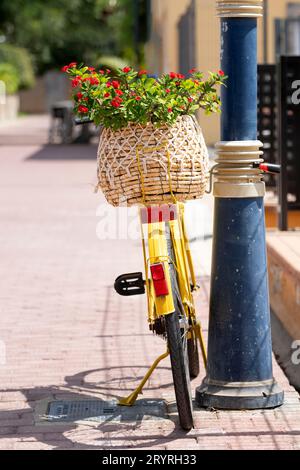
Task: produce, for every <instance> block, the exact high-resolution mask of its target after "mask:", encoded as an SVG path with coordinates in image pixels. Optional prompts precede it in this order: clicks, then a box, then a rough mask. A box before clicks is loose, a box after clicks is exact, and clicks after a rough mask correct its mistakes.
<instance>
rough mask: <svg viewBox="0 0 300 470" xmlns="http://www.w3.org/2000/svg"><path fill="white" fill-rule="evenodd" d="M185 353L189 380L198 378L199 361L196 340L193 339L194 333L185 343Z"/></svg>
mask: <svg viewBox="0 0 300 470" xmlns="http://www.w3.org/2000/svg"><path fill="white" fill-rule="evenodd" d="M187 351H188V358H189V371H190V377H191V379H195V378H196V377H198V375H199V373H200V361H199V350H198V342H197V338H195V335H194V333H192V337H191V338H189V339H188V341H187Z"/></svg>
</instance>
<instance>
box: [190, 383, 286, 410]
mask: <svg viewBox="0 0 300 470" xmlns="http://www.w3.org/2000/svg"><path fill="white" fill-rule="evenodd" d="M283 401H284V393H283V391H282V390H281V389H280V387H279V386H278V385H277V383H276V381H275V380H274V379H271V380H266V381H261V382H219V381H218V382H217V381H213V380H209V379H207V378H205V379H204V380H203V382H202V384H201V385H200V387H197V389H196V403H197V405H198V406H200V407H203V408H216V409H221V410H222V409H223V410H255V409H261V408H276V407H277V406H280V405H282V404H283Z"/></svg>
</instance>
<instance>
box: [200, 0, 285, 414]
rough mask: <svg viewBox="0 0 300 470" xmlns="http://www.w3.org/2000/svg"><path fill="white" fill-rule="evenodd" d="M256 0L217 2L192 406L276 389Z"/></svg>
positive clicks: (249, 405) (266, 395) (279, 396)
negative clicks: (218, 135)
mask: <svg viewBox="0 0 300 470" xmlns="http://www.w3.org/2000/svg"><path fill="white" fill-rule="evenodd" d="M262 8H263V7H262V1H259V0H245V1H237V0H223V1H217V11H218V14H219V16H220V17H221V49H222V50H221V64H222V69H223V70H224V72H225V74H226V75H228V77H229V78H228V81H227V87H226V88H225V87H224V89H223V91H222V106H223V109H222V118H221V128H222V141H221V142H219V143H218V144H216V155H217V156H216V167H215V168H214V170H213V172H214V188H213V193H214V196H215V213H214V238H213V259H212V273H211V299H210V316H209V333H208V364H207V375H206V377H205V379H204V380H203V382H202V384H201V385H200V386H199V387H197V389H196V402H197V404H198V405H199V406H203V407H209V408H216V409H218V408H219V409H256V408H273V407H276V406H279V405H281V404H282V403H283V392H282V391H281V389H280V388H279V387H278V385H277V383H276V381H275V380H274V378H273V370H272V343H271V328H270V305H269V292H268V271H267V256H266V239H265V218H264V194H265V184H264V182H263V180H262V179H263V176H262V174H261V171H260V170H259V168H255V167H253V163H257V162H259V161H263V159H262V154H263V152H262V151H261V150H260V148H261V147H262V145H263V144H262V143H261V142H259V141H257V18H258V17H259V16H261V15H262Z"/></svg>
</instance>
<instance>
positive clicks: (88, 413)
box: [45, 400, 167, 422]
mask: <svg viewBox="0 0 300 470" xmlns="http://www.w3.org/2000/svg"><path fill="white" fill-rule="evenodd" d="M45 418H46V419H47V420H48V421H56V422H57V421H58V422H70V421H81V420H89V421H97V422H104V421H141V420H143V419H161V418H165V419H166V418H167V416H166V404H165V402H164V401H163V400H138V401H137V402H136V404H135V405H134V406H131V407H127V406H119V405H117V402H116V401H103V400H65V401H52V402H50V403H49V405H48V410H47V413H46V416H45Z"/></svg>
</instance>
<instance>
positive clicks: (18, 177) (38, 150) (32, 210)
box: [0, 118, 300, 450]
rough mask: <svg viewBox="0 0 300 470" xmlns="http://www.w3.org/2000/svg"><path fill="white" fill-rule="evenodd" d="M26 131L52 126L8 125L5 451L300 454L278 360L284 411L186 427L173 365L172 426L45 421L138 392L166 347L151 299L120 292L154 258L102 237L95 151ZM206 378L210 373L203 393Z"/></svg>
mask: <svg viewBox="0 0 300 470" xmlns="http://www.w3.org/2000/svg"><path fill="white" fill-rule="evenodd" d="M26 126H27V127H28V134H30V135H31V138H32V142H33V141H34V139H35V137H34V136H35V135H36V136H37V142H41V141H43V139H45V135H46V134H45V133H46V130H47V121H46V120H45V118H36V119H28V120H27V119H25V118H24V119H23V121H22V126H20V125H19V126H16V127H15V128H14V129H13V128H12V127H9V129H7V128H6V127H5V126H1V128H0V167H1V172H0V227H1V230H0V260H1V263H0V279H1V292H0V312H1V316H0V340H1V341H2V343H1V345H2V346H3V344H5V346H6V363H5V364H1V365H0V449H16V450H17V449H28V450H29V449H69V448H71V449H103V448H105V449H111V448H117V449H125V448H134V449H143V448H146V449H183V450H185V449H300V403H299V396H298V394H297V393H296V392H295V390H294V389H293V388H291V387H289V385H288V382H287V379H286V378H285V376H284V375H283V373H282V372H281V370H280V368H279V367H278V366H277V364H275V363H274V370H275V375H276V378H277V380H278V381H279V382H280V383H281V385H282V386H283V387H284V389H285V391H286V403H285V405H284V406H283V407H281V408H279V409H276V410H269V411H253V412H246V411H232V412H228V411H227V412H226V411H218V412H216V411H206V410H196V413H195V414H196V427H195V429H193V430H192V431H191V432H189V433H185V432H183V431H181V430H180V428H179V427H178V422H177V415H176V410H175V409H174V392H173V388H172V385H171V372H170V368H169V362H168V359H166V360H165V361H164V362H163V363H162V364H161V366H160V367H159V368H158V370H157V371H156V373H155V375H154V376H153V378H152V379H151V380H150V381H149V383H148V384H147V387H146V388H145V391H144V396H143V398H146V399H147V398H149V399H150V398H151V399H161V398H163V399H165V400H166V402H167V403H168V413H169V414H168V419H162V420H153V419H143V420H142V421H136V422H131V421H126V420H123V421H122V420H121V421H120V422H113V421H107V422H105V423H102V424H99V423H98V424H97V423H96V424H95V423H91V422H85V423H80V424H78V423H67V424H60V423H44V422H42V421H41V419H40V410H42V409H43V406H45V403H46V402H47V401H50V400H51V399H52V400H53V399H70V398H94V397H96V398H98V399H103V400H106V399H111V398H118V397H119V396H121V395H126V394H127V393H129V392H130V391H131V390H132V389H133V387H134V386H135V385H136V384H137V382H138V380H139V379H140V378H141V377H142V376H143V374H144V373H145V371H146V368H147V367H148V366H149V365H150V363H151V361H152V360H153V359H154V358H155V357H156V355H157V354H158V353H160V352H163V350H164V344H163V342H162V341H161V340H160V339H159V338H156V337H153V336H152V334H150V333H149V331H148V328H147V323H146V317H145V298H144V297H137V298H134V297H133V298H128V299H127V298H121V297H119V296H117V295H115V294H114V292H113V289H112V282H113V280H114V279H115V277H116V276H117V275H118V274H120V273H122V272H126V271H129V272H130V271H136V270H139V269H142V258H141V250H140V249H139V241H138V240H100V239H99V238H97V236H96V229H97V224H99V221H100V219H101V214H102V212H101V211H103V206H102V203H103V199H102V198H101V196H95V194H94V193H93V185H94V183H95V161H94V155H95V151H96V149H95V147H93V146H90V147H86V146H77V147H73V146H69V147H42V146H41V145H33V144H32V142H30V143H28V145H22V136H21V133H20V128H22V132H23V133H24V134H26ZM18 129H19V130H18ZM43 132H44V135H43ZM7 135H9V136H10V139H11V136H14V137H13V139H12V140H13V142H12V141H11V140H10V141H9V143H10V145H5V143H6V144H7V143H8V141H7V140H6V137H7ZM18 136H19V137H18ZM1 137H2V140H1ZM1 142H2V144H4V145H1ZM12 143H14V145H11V144H12ZM97 209H98V216H96V211H97ZM118 214H119V218H120V217H122V214H121V213H118ZM111 217H112V218H113V215H112V216H111ZM102 226H103V223H102ZM204 264H205V263H204ZM208 289H209V281H208V278H207V277H205V278H204V281H203V285H202V290H201V294H200V296H199V298H198V300H197V304H198V311H199V313H200V315H201V318H202V321H203V326H204V330H205V333H206V332H207V310H208V305H207V300H208ZM2 362H3V361H2ZM202 378H203V367H202V372H201V377H200V378H198V379H196V380H195V381H194V383H193V388H194V387H195V386H196V385H198V384H199V383H200V380H201V379H202Z"/></svg>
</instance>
